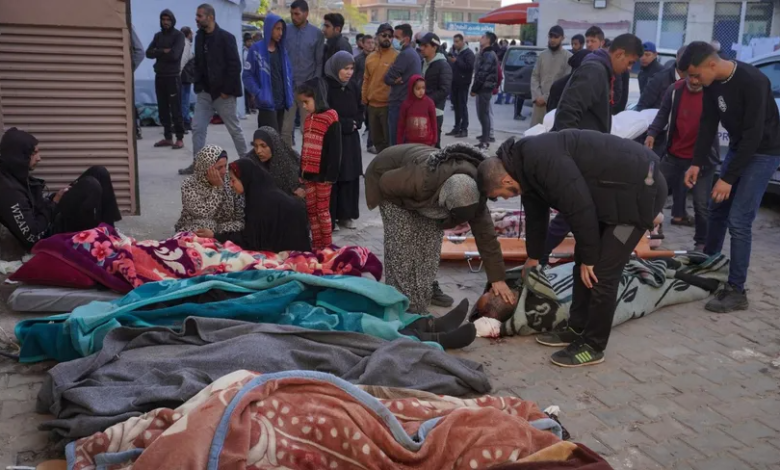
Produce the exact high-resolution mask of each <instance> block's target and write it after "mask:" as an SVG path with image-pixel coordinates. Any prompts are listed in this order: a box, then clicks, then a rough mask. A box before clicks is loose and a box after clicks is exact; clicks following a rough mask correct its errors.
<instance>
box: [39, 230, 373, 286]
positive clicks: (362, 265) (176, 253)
mask: <svg viewBox="0 0 780 470" xmlns="http://www.w3.org/2000/svg"><path fill="white" fill-rule="evenodd" d="M33 253H47V254H50V255H52V256H54V257H56V258H58V259H60V260H62V261H63V262H65V263H67V264H69V265H70V266H73V267H74V268H76V269H78V270H79V271H81V272H83V273H84V274H86V275H88V276H89V277H91V278H92V279H94V280H95V281H96V282H98V283H100V284H102V285H104V286H106V287H108V288H109V289H112V290H114V291H117V292H120V293H126V292H129V291H131V290H132V289H134V288H136V287H138V286H140V285H142V284H144V283H147V282H157V281H163V280H168V279H185V278H191V277H197V276H201V275H204V274H219V273H228V272H236V271H248V270H251V269H256V270H266V269H267V270H280V271H296V272H300V273H306V274H313V275H327V274H346V275H353V276H362V275H363V274H371V275H372V276H373V277H374V278H376V280H380V279H381V278H382V263H381V262H380V261H379V259H378V258H377V257H376V256H375V255H374V254H373V253H371V252H370V251H369V250H368V249H366V248H362V247H358V246H347V247H342V248H338V247H336V246H331V247H330V248H326V249H324V250H321V251H317V252H314V253H310V252H298V251H289V252H281V253H271V252H259V251H248V250H242V249H241V247H239V246H238V245H235V244H233V243H231V242H227V243H225V244H221V243H219V242H217V241H216V240H214V239H210V238H199V237H197V236H195V235H194V234H193V233H190V232H182V233H179V234H176V235H175V236H174V237H172V238H168V239H166V240H144V241H137V240H135V239H133V238H130V237H127V236H124V235H121V234H119V233H118V232H117V231H116V229H115V228H113V227H110V226H108V225H101V226H100V227H98V228H95V229H92V230H86V231H83V232H79V233H70V234H61V235H55V236H53V237H49V238H47V239H45V240H41V241H40V242H38V243H37V244H36V245H35V248H34V249H33Z"/></svg>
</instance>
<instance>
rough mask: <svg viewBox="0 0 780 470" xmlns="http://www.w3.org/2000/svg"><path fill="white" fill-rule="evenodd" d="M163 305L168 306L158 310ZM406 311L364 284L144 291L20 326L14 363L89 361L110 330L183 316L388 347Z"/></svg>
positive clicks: (272, 280)
mask: <svg viewBox="0 0 780 470" xmlns="http://www.w3.org/2000/svg"><path fill="white" fill-rule="evenodd" d="M214 290H221V291H224V292H226V293H228V296H227V297H230V298H228V299H227V300H219V301H209V302H206V303H196V302H194V301H192V300H194V299H192V298H194V297H199V298H200V300H201V301H203V297H202V296H204V295H205V294H208V293H209V292H210V291H214ZM231 294H232V295H231ZM235 294H238V295H237V296H236V295H235ZM222 297H223V298H224V297H226V296H222ZM183 299H184V300H183ZM187 299H190V301H187ZM163 302H165V303H168V305H160V304H161V303H163ZM171 304H173V305H171ZM408 305H409V300H408V299H407V298H406V297H405V296H404V295H403V294H401V293H400V292H398V291H397V290H395V289H394V288H392V287H390V286H388V285H386V284H382V283H379V282H376V281H374V280H371V279H366V278H360V277H355V276H312V275H309V274H303V273H297V272H292V271H245V272H235V273H229V274H216V275H207V276H201V277H196V278H192V279H184V280H172V281H162V282H155V283H149V284H144V285H142V286H140V287H138V288H136V289H135V290H133V291H132V292H130V293H129V294H127V295H126V296H124V297H122V298H120V299H117V300H114V301H111V302H97V301H96V302H92V303H90V304H88V305H85V306H82V307H79V308H77V309H76V310H74V311H73V313H71V314H62V315H54V316H51V317H46V318H38V319H32V320H24V321H22V322H20V323H19V324H17V326H16V329H15V333H16V337H17V338H18V339H19V342H20V343H21V345H22V349H21V352H20V361H21V362H37V361H44V360H50V359H53V360H56V361H60V362H63V361H69V360H72V359H76V358H79V357H84V356H88V355H90V354H92V353H94V352H96V351H99V350H100V349H101V348H102V346H103V338H105V336H106V334H108V332H109V331H111V330H113V329H114V328H118V327H120V326H130V327H138V328H145V327H151V326H170V327H178V326H179V325H181V324H182V322H183V321H184V319H185V318H186V317H190V316H195V317H212V318H229V319H234V320H243V321H249V322H254V323H277V324H282V325H294V326H300V327H303V328H309V329H315V330H326V331H353V332H357V333H365V334H369V335H372V336H376V337H379V338H382V339H387V340H393V339H396V338H399V337H402V336H403V335H401V334H400V333H398V330H399V329H401V328H403V327H404V326H406V325H408V324H409V323H412V322H413V321H415V320H417V319H418V318H420V317H419V316H418V315H415V314H412V313H407V312H406V308H407V307H408ZM431 344H432V345H435V346H436V347H440V346H439V345H438V344H435V343H431Z"/></svg>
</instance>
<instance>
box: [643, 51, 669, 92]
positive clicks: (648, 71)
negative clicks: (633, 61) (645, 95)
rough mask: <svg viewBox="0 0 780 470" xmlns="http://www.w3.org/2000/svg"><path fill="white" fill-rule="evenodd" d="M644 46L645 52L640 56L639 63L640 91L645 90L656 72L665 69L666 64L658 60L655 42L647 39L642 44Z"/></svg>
mask: <svg viewBox="0 0 780 470" xmlns="http://www.w3.org/2000/svg"><path fill="white" fill-rule="evenodd" d="M642 48H644V50H645V52H644V54H642V57H640V58H639V64H640V65H641V67H640V69H639V76H638V77H637V80H638V81H639V93H642V92H643V91H644V90H645V86H647V83H648V82H649V81H650V79H651V78H653V77H654V76H655V74H657V73H658V72H660V71H661V70H663V69H664V66H663V65H661V63H660V62H658V50H657V49H656V48H655V43H654V42H650V41H647V42H645V43H643V44H642Z"/></svg>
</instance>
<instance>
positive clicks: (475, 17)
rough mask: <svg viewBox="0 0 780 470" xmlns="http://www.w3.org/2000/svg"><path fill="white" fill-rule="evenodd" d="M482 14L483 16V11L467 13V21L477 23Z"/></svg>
mask: <svg viewBox="0 0 780 470" xmlns="http://www.w3.org/2000/svg"><path fill="white" fill-rule="evenodd" d="M483 16H485V13H469V22H471V23H478V22H479V19H480V18H482V17H483Z"/></svg>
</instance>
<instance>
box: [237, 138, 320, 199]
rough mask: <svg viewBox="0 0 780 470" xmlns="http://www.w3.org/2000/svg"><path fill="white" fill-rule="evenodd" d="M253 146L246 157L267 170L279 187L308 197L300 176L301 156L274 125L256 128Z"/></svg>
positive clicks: (302, 196) (289, 192)
mask: <svg viewBox="0 0 780 470" xmlns="http://www.w3.org/2000/svg"><path fill="white" fill-rule="evenodd" d="M252 147H253V150H252V151H251V152H249V153H248V154H247V155H246V158H247V159H249V160H250V161H251V162H252V163H255V164H257V165H258V166H260V167H262V168H264V169H265V170H267V171H268V173H270V174H271V178H273V180H274V184H276V187H277V188H279V189H281V190H282V191H283V192H285V193H286V194H290V195H294V196H298V197H299V198H301V199H304V198H305V197H306V191H305V190H304V189H303V183H301V177H300V175H301V157H299V156H298V154H297V153H296V152H295V150H293V149H291V148H290V146H289V145H287V144H286V143H284V141H283V140H282V137H281V136H280V135H279V133H278V132H276V130H275V129H274V128H273V127H269V126H263V127H261V128H260V129H258V130H256V131H255V135H254V138H253V139H252Z"/></svg>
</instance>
